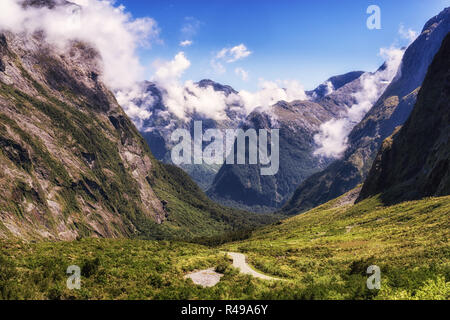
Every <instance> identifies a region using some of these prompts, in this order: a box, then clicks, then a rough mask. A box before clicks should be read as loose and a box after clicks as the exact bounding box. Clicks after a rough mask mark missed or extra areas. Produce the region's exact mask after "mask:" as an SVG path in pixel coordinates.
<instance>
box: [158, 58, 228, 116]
mask: <svg viewBox="0 0 450 320" xmlns="http://www.w3.org/2000/svg"><path fill="white" fill-rule="evenodd" d="M190 65H191V63H190V61H189V60H188V59H187V58H186V56H185V54H184V53H183V52H179V53H178V54H177V55H176V56H175V57H174V59H173V60H171V61H165V62H159V63H157V64H156V66H157V70H156V72H155V75H154V77H153V81H154V82H155V83H157V84H158V86H159V87H161V88H162V89H163V100H164V104H165V105H166V106H167V108H168V110H169V111H170V112H171V113H173V114H174V115H176V116H177V117H178V118H180V119H184V120H186V119H188V118H189V115H190V114H191V113H193V112H198V113H200V114H203V115H205V116H207V117H209V118H211V119H216V120H223V119H225V118H226V114H225V108H226V106H227V105H226V100H227V98H226V96H225V94H224V93H223V92H219V91H215V90H214V89H213V88H212V87H206V88H201V87H199V86H198V85H197V84H195V83H194V82H193V81H191V80H189V81H186V82H184V83H182V82H181V76H182V75H183V73H184V72H185V71H186V70H187V69H188V68H189V67H190Z"/></svg>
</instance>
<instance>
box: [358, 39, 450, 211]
mask: <svg viewBox="0 0 450 320" xmlns="http://www.w3.org/2000/svg"><path fill="white" fill-rule="evenodd" d="M378 193H383V195H382V198H383V200H384V201H385V202H387V203H392V202H401V201H405V200H412V199H419V198H422V197H427V196H444V195H449V194H450V33H449V34H448V35H447V37H446V38H445V40H444V41H443V44H442V47H441V49H440V51H439V52H438V53H437V54H436V57H435V58H434V61H433V63H432V64H431V66H430V68H429V69H428V73H427V76H426V78H425V81H424V83H423V85H422V87H421V89H420V91H419V94H418V97H417V103H416V105H415V107H414V110H413V112H412V113H411V116H410V118H409V119H408V121H406V123H405V125H404V126H403V127H402V128H401V129H399V130H398V132H396V133H395V134H394V135H393V136H392V137H390V138H388V139H386V140H385V141H384V143H383V146H382V148H381V150H380V152H379V153H378V156H377V157H376V159H375V162H374V165H373V167H372V169H371V171H370V173H369V176H368V178H367V180H366V182H365V183H364V186H363V188H362V190H361V194H360V198H359V200H363V199H365V198H368V197H370V196H373V195H376V194H378Z"/></svg>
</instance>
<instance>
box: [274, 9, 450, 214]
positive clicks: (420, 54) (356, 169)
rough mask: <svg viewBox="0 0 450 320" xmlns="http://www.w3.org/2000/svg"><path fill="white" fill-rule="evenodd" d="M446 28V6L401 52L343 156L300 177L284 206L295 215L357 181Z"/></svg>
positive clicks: (409, 103)
mask: <svg viewBox="0 0 450 320" xmlns="http://www.w3.org/2000/svg"><path fill="white" fill-rule="evenodd" d="M449 31H450V8H447V9H445V10H444V11H442V12H441V13H440V14H439V15H437V16H436V17H434V18H432V19H430V20H429V21H428V22H427V23H426V25H425V27H424V29H423V31H422V33H421V34H420V36H419V37H418V38H417V39H416V40H415V41H414V42H413V43H412V44H411V45H410V46H409V47H408V49H407V50H406V52H405V54H404V56H403V60H402V65H401V69H400V72H399V74H398V75H397V77H396V78H395V79H394V80H393V81H392V83H391V84H390V85H389V86H388V88H387V89H386V91H385V92H384V94H383V95H382V97H381V98H380V99H379V100H378V102H376V103H375V105H374V106H373V108H372V109H371V110H370V111H369V112H368V113H367V115H366V116H365V117H364V119H363V120H362V121H361V122H360V123H359V124H358V125H357V126H356V127H355V128H354V129H353V131H352V132H351V134H350V136H349V138H348V142H349V143H348V144H349V147H348V149H347V151H346V152H345V154H344V156H343V157H342V159H339V160H337V161H335V162H333V163H332V164H331V165H330V166H329V167H328V168H326V169H325V170H323V171H322V172H319V173H317V174H315V175H313V176H311V177H310V178H308V179H307V180H306V181H304V182H303V183H302V184H301V185H300V186H299V188H298V189H297V190H296V191H295V193H294V195H293V197H292V199H291V200H290V201H289V202H288V203H287V204H286V206H285V207H284V208H283V211H284V212H285V213H288V214H298V213H300V212H303V211H306V210H308V209H310V208H313V207H316V206H318V205H320V204H322V203H325V202H327V201H329V200H331V199H334V198H336V197H338V196H340V195H342V194H344V193H345V192H347V191H349V190H352V189H353V188H355V187H356V186H357V185H358V184H361V183H362V182H363V181H364V179H365V178H366V177H367V174H368V172H369V170H370V169H371V167H372V164H373V160H374V159H375V157H376V155H377V152H378V150H379V148H380V146H381V144H382V142H383V141H384V139H386V138H387V137H389V136H390V135H391V134H392V133H393V132H394V130H395V128H396V127H397V126H399V125H402V124H403V123H404V122H405V121H406V119H408V117H409V115H410V113H411V111H412V108H413V106H414V104H415V102H416V98H417V93H418V91H419V89H420V86H421V85H422V82H423V80H424V78H425V75H426V72H427V70H428V67H429V65H430V64H431V62H432V60H433V57H434V56H435V54H436V53H437V51H438V50H439V48H440V46H441V43H442V40H443V39H444V37H445V36H446V34H447V33H448V32H449Z"/></svg>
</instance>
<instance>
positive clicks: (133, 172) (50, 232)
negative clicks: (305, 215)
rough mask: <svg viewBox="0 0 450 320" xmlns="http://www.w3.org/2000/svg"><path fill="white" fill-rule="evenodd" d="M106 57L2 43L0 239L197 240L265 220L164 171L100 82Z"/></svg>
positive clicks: (29, 38) (33, 41)
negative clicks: (228, 205)
mask: <svg viewBox="0 0 450 320" xmlns="http://www.w3.org/2000/svg"><path fill="white" fill-rule="evenodd" d="M100 62H101V57H100V56H99V54H98V53H97V52H96V50H94V49H92V48H91V47H89V46H88V45H86V44H84V43H81V42H76V41H74V42H72V43H71V44H70V46H69V48H68V49H65V50H60V49H57V48H55V47H53V46H52V45H50V44H47V42H46V41H45V35H44V34H43V33H39V32H38V33H34V34H32V35H31V34H13V33H10V32H6V31H5V32H2V33H1V35H0V147H1V149H0V151H1V152H0V167H1V169H0V192H1V193H2V197H1V199H0V237H11V236H15V237H20V238H47V239H75V238H77V237H92V236H94V237H136V236H140V237H147V238H166V237H178V238H192V237H195V236H207V235H215V234H218V233H221V232H226V231H231V230H234V229H239V228H242V227H245V228H247V227H251V226H254V225H256V224H259V223H260V222H261V218H259V217H258V218H255V217H254V216H253V215H251V214H245V213H242V212H235V211H231V210H228V209H223V208H221V207H219V206H217V205H216V204H214V203H212V202H211V201H209V200H208V198H207V197H206V196H205V195H204V194H203V193H202V192H201V191H200V189H199V188H198V187H197V186H196V185H195V183H193V182H192V181H191V180H190V178H189V177H188V176H187V175H186V174H184V172H182V171H181V170H180V169H178V168H175V167H172V166H166V165H162V164H161V163H159V162H158V161H157V160H156V159H155V158H154V157H153V156H152V154H151V152H150V149H149V148H148V146H147V144H146V143H145V140H144V139H143V138H142V136H141V135H140V134H139V132H138V131H137V129H136V128H135V127H134V125H133V124H132V122H131V121H130V120H129V119H128V117H127V116H126V115H125V113H124V112H123V110H122V108H121V107H120V106H119V105H118V103H117V102H116V99H115V97H114V96H113V94H112V93H111V92H110V91H109V90H108V89H107V88H106V87H105V85H104V84H103V83H102V82H101V70H100V68H99V65H100Z"/></svg>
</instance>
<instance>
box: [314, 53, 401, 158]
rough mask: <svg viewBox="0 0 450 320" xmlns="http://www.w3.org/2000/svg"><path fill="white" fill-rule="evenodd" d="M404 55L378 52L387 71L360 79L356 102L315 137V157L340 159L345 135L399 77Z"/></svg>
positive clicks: (325, 125) (363, 76) (365, 75)
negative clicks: (316, 146) (395, 78)
mask: <svg viewBox="0 0 450 320" xmlns="http://www.w3.org/2000/svg"><path fill="white" fill-rule="evenodd" d="M403 54H404V51H403V50H401V49H398V48H389V49H386V48H382V49H380V55H381V56H382V57H384V58H385V59H386V68H385V69H384V70H382V71H379V72H376V73H365V74H363V75H362V76H361V78H360V81H361V90H360V91H358V92H356V93H355V94H354V97H355V99H356V101H357V103H356V104H354V105H352V106H350V107H349V108H347V110H346V113H345V114H344V115H343V117H342V118H341V119H333V120H330V121H328V122H326V123H324V124H323V125H322V126H321V128H320V132H319V133H318V134H317V135H316V136H315V137H314V140H315V142H316V144H317V145H318V146H319V147H318V148H317V150H316V151H315V154H316V155H319V156H325V157H332V158H339V157H341V156H342V154H343V153H344V152H345V150H346V149H347V147H348V145H347V142H348V135H349V134H350V132H351V131H352V129H353V128H354V126H355V125H356V124H358V123H359V122H360V121H361V120H362V119H363V118H364V116H365V115H366V114H367V112H368V111H369V110H370V109H371V108H372V106H373V105H374V103H375V102H376V101H377V100H378V99H379V97H380V96H381V95H382V94H383V92H384V90H385V89H386V88H387V86H388V85H389V83H390V82H391V81H392V80H393V79H394V77H395V76H396V75H398V74H399V72H400V70H399V67H400V65H401V61H402V57H403Z"/></svg>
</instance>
